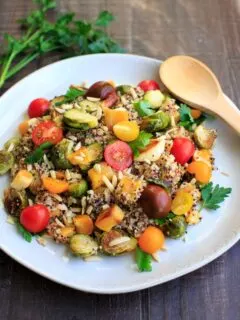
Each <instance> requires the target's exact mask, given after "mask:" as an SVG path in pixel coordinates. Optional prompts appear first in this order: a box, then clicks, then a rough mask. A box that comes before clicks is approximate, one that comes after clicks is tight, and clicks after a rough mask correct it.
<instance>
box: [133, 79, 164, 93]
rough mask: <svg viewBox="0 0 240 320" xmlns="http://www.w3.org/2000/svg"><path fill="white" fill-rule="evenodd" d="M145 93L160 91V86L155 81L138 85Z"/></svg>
mask: <svg viewBox="0 0 240 320" xmlns="http://www.w3.org/2000/svg"><path fill="white" fill-rule="evenodd" d="M138 87H140V88H141V89H142V90H143V91H144V92H146V91H150V90H160V87H159V84H158V83H157V82H156V81H154V80H143V81H141V82H140V83H139V84H138Z"/></svg>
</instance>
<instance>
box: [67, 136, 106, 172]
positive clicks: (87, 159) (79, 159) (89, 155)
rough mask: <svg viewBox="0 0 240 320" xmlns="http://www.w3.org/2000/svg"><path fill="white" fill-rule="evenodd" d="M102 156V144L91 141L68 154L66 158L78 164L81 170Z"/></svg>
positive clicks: (84, 169)
mask: <svg viewBox="0 0 240 320" xmlns="http://www.w3.org/2000/svg"><path fill="white" fill-rule="evenodd" d="M102 157H103V146H102V145H101V144H100V143H97V142H96V143H92V144H90V145H89V146H86V147H82V148H80V149H78V150H77V151H75V152H74V153H72V154H70V155H69V157H68V159H69V161H70V162H71V163H72V164H74V165H79V167H80V169H81V170H83V171H86V170H88V169H89V168H90V167H91V166H92V165H93V164H94V163H95V162H99V161H101V160H102Z"/></svg>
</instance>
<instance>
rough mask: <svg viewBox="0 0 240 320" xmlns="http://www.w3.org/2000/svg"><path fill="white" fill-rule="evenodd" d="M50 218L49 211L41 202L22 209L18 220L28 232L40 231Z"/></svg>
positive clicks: (44, 227)
mask: <svg viewBox="0 0 240 320" xmlns="http://www.w3.org/2000/svg"><path fill="white" fill-rule="evenodd" d="M49 219H50V212H49V210H48V208H47V207H46V206H44V205H43V204H35V205H33V206H29V207H26V208H25V209H23V211H22V212H21V215H20V222H21V224H22V225H23V226H24V228H25V229H26V230H28V231H29V232H34V233H37V232H41V231H43V230H44V229H46V227H47V225H48V222H49Z"/></svg>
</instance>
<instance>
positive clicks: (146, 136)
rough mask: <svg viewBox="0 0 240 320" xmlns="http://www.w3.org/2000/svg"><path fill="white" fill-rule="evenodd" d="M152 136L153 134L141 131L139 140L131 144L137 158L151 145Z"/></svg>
mask: <svg viewBox="0 0 240 320" xmlns="http://www.w3.org/2000/svg"><path fill="white" fill-rule="evenodd" d="M152 136H153V135H152V134H151V133H148V132H145V131H140V133H139V136H138V137H137V139H136V140H134V141H132V142H129V146H130V147H131V148H132V151H133V154H134V156H135V157H137V156H139V154H140V152H139V151H141V150H143V149H144V148H145V147H146V146H147V145H148V144H149V143H150V140H151V138H152Z"/></svg>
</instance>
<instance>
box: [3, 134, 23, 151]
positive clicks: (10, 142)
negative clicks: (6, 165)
mask: <svg viewBox="0 0 240 320" xmlns="http://www.w3.org/2000/svg"><path fill="white" fill-rule="evenodd" d="M19 143H20V138H19V137H13V138H11V139H9V140H8V141H7V142H6V143H5V144H4V146H3V150H5V151H8V150H9V148H10V147H11V150H10V151H9V152H12V153H13V151H14V149H15V147H16V146H17V145H19Z"/></svg>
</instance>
